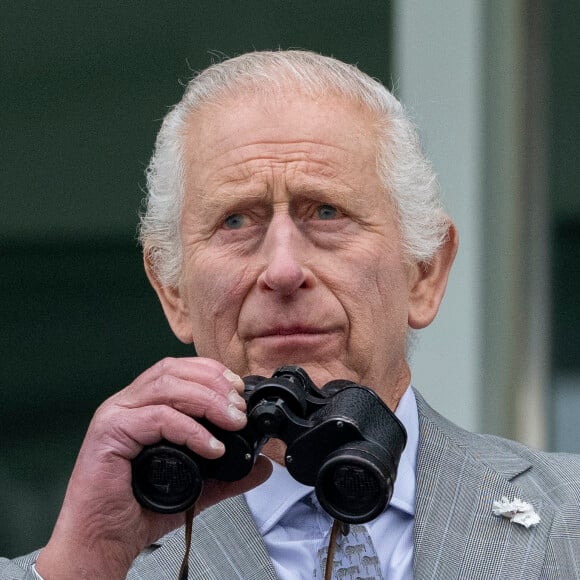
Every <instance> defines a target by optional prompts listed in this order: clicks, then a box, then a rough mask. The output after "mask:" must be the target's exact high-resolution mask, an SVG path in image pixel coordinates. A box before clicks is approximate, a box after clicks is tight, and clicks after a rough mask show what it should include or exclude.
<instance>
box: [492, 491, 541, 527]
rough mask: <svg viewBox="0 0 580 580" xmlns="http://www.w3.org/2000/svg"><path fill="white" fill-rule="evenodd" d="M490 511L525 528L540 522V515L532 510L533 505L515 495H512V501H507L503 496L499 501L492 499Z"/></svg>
mask: <svg viewBox="0 0 580 580" xmlns="http://www.w3.org/2000/svg"><path fill="white" fill-rule="evenodd" d="M492 511H493V515H494V516H503V517H504V518H508V519H509V520H510V521H512V522H513V523H514V524H520V525H522V526H525V527H526V528H529V527H530V526H535V525H536V524H538V523H539V522H540V516H539V515H538V514H537V513H536V510H534V506H533V505H532V504H530V503H528V502H527V501H522V500H521V499H518V498H517V497H514V500H513V501H509V500H508V498H507V497H505V496H503V497H502V498H501V501H494V502H493V508H492Z"/></svg>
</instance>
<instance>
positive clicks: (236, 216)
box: [224, 213, 246, 230]
mask: <svg viewBox="0 0 580 580" xmlns="http://www.w3.org/2000/svg"><path fill="white" fill-rule="evenodd" d="M245 223H246V218H245V216H244V215H242V214H241V213H233V214H232V215H229V216H228V217H227V218H226V219H225V220H224V226H225V227H226V228H227V229H228V230H239V229H240V228H243V227H244V224H245Z"/></svg>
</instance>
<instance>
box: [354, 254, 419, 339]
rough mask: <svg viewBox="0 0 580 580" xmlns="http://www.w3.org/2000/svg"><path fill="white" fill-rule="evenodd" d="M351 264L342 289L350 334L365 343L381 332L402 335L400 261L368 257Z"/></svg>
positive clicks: (403, 283)
mask: <svg viewBox="0 0 580 580" xmlns="http://www.w3.org/2000/svg"><path fill="white" fill-rule="evenodd" d="M351 264H352V267H351V268H350V269H349V271H348V276H349V277H348V279H345V280H344V282H343V287H344V288H345V290H346V292H347V294H346V295H345V299H344V306H345V309H346V310H347V311H348V316H349V319H350V320H351V327H352V331H353V334H355V335H356V336H357V338H358V339H359V340H363V341H365V342H367V341H374V340H376V339H377V337H379V336H384V335H385V333H386V334H387V335H390V336H392V335H393V334H395V335H398V334H400V333H406V328H407V314H408V312H407V309H408V291H407V279H406V276H405V271H404V269H403V268H402V267H401V261H400V260H398V259H397V256H395V255H393V257H392V258H388V257H387V258H386V257H385V254H382V255H379V254H372V255H371V254H369V255H368V256H366V257H365V259H362V258H360V259H358V260H352V262H351ZM345 274H346V273H345ZM393 338H394V337H393ZM383 344H384V343H383Z"/></svg>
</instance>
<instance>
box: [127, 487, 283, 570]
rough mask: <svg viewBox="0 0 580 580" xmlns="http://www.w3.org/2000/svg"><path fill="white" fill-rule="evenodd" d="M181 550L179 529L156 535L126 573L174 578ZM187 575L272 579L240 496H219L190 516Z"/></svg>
mask: <svg viewBox="0 0 580 580" xmlns="http://www.w3.org/2000/svg"><path fill="white" fill-rule="evenodd" d="M184 550H185V540H184V532H183V528H180V529H179V530H176V531H175V532H173V533H171V534H168V535H167V536H165V537H164V538H162V540H161V541H160V542H159V543H158V545H157V546H156V547H155V548H154V549H153V550H152V551H151V553H149V554H147V555H144V556H142V557H140V558H139V561H136V562H135V565H134V567H133V569H132V571H131V573H130V574H129V575H128V578H130V579H135V580H136V579H143V580H145V579H147V580H153V579H155V580H161V579H169V580H177V578H178V573H179V567H180V565H181V561H182V559H183V553H184ZM160 570H162V574H163V575H162V576H160V575H159V571H160ZM189 578H190V580H194V579H195V580H197V579H200V580H201V579H204V580H224V578H227V579H228V580H229V579H230V578H231V579H234V578H240V579H243V580H276V578H277V577H276V572H275V571H274V567H273V565H272V562H271V560H270V558H269V556H268V553H267V551H266V548H265V546H264V543H263V541H262V537H261V536H260V534H259V532H258V530H257V529H256V527H255V525H254V520H253V518H252V515H251V513H250V510H249V508H248V505H247V503H246V500H245V499H244V497H243V496H238V497H234V498H231V499H227V500H224V501H222V502H220V503H219V504H217V505H215V506H213V507H211V508H209V509H207V510H205V511H204V512H202V513H201V514H200V515H199V516H197V517H196V518H195V519H194V526H193V534H192V546H191V554H190V558H189Z"/></svg>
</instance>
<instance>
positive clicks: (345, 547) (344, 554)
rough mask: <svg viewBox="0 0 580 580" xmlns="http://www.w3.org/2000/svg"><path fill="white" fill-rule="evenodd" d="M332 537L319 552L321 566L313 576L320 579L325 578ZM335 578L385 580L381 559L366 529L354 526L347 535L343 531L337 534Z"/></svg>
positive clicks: (333, 564)
mask: <svg viewBox="0 0 580 580" xmlns="http://www.w3.org/2000/svg"><path fill="white" fill-rule="evenodd" d="M330 535H331V534H330V532H329V533H328V534H327V535H326V537H325V538H324V540H323V544H322V546H321V548H320V549H319V550H318V554H317V556H318V558H317V559H318V567H317V568H316V569H315V570H314V574H313V578H316V580H322V579H323V578H324V572H325V569H326V559H327V553H328V542H329V539H330ZM332 578H333V579H336V580H338V579H341V580H342V579H347V580H367V579H368V580H370V579H371V578H372V579H373V580H382V579H383V575H382V574H381V565H380V562H379V557H378V556H377V553H376V551H375V547H374V546H373V543H372V540H371V537H370V536H369V534H368V532H367V530H366V528H365V527H364V526H362V525H351V526H350V529H349V530H348V532H347V535H346V536H345V535H344V534H343V533H341V532H339V533H338V534H337V537H336V548H335V552H334V557H333V562H332Z"/></svg>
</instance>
